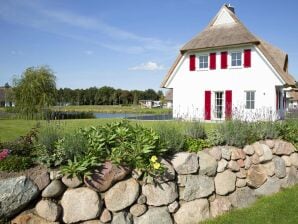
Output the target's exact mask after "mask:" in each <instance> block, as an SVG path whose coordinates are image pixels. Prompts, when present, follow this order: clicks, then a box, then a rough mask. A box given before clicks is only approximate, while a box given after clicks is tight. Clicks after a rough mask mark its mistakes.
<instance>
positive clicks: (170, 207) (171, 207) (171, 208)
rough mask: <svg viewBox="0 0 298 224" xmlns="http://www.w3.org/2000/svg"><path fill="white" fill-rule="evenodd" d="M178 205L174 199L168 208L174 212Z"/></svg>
mask: <svg viewBox="0 0 298 224" xmlns="http://www.w3.org/2000/svg"><path fill="white" fill-rule="evenodd" d="M179 207H180V205H179V202H178V201H174V202H172V203H171V204H169V205H168V210H169V212H170V213H175V212H177V210H178V209H179Z"/></svg>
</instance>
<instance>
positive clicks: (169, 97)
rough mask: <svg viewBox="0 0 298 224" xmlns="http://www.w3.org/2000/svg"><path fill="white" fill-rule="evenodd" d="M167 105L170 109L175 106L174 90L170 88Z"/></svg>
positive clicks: (166, 99) (166, 98) (167, 94)
mask: <svg viewBox="0 0 298 224" xmlns="http://www.w3.org/2000/svg"><path fill="white" fill-rule="evenodd" d="M164 104H165V107H166V108H168V109H172V108H173V90H172V89H169V90H168V91H167V92H166V94H165V103H164Z"/></svg>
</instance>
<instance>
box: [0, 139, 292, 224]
mask: <svg viewBox="0 0 298 224" xmlns="http://www.w3.org/2000/svg"><path fill="white" fill-rule="evenodd" d="M161 163H162V164H163V165H164V167H165V168H166V173H165V174H164V175H163V176H162V177H161V178H159V179H157V180H156V183H157V184H153V183H145V182H144V181H142V178H141V173H140V172H137V171H133V172H130V170H128V169H125V168H123V167H116V166H113V165H112V164H111V163H109V162H106V163H105V164H104V165H103V166H102V167H100V168H99V169H98V170H95V171H94V172H93V173H92V176H91V178H85V180H83V181H81V180H79V179H77V178H73V179H68V178H66V177H62V176H61V175H60V174H59V172H55V171H51V172H50V173H44V174H42V175H40V176H39V177H37V178H35V180H34V181H31V180H30V179H27V178H25V177H19V178H14V179H9V180H1V181H0V198H1V203H0V205H1V206H0V217H1V216H2V217H3V216H6V217H12V216H14V215H16V214H18V213H20V212H21V211H24V210H26V209H27V211H25V212H23V213H21V214H20V215H18V216H17V217H15V218H14V219H13V221H12V223H14V224H21V223H22V224H23V223H48V224H51V223H63V222H64V223H84V224H99V223H112V224H122V223H123V224H132V223H135V224H149V223H159V224H168V223H169V224H171V223H177V224H184V223H187V224H192V223H198V222H199V221H202V220H205V219H208V218H211V217H216V216H218V215H220V214H222V213H224V212H228V211H230V210H231V209H233V208H243V207H247V206H249V205H251V204H252V203H253V202H254V201H255V200H256V199H257V198H258V197H260V196H264V195H270V194H273V193H275V192H278V191H279V190H280V189H281V188H283V187H288V186H292V185H294V184H296V183H298V153H297V152H295V148H294V146H293V145H292V144H290V143H287V142H284V141H281V140H267V141H260V142H256V143H254V144H252V145H247V146H245V147H244V148H243V149H239V148H235V147H230V146H219V147H213V148H210V149H205V150H204V151H201V152H199V153H198V154H195V153H188V152H180V153H177V154H176V155H174V157H173V158H172V159H170V160H168V161H167V160H164V159H162V161H161ZM38 195H39V196H38ZM38 197H39V198H38ZM36 198H37V199H36ZM12 204H13V206H12ZM29 204H30V205H33V207H32V206H31V207H32V208H31V209H30V210H28V207H27V208H26V206H28V205H29Z"/></svg>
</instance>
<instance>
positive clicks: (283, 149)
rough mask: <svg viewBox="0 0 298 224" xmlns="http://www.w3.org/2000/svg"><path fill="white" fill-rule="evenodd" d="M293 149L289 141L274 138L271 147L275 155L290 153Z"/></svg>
mask: <svg viewBox="0 0 298 224" xmlns="http://www.w3.org/2000/svg"><path fill="white" fill-rule="evenodd" d="M294 151H295V147H294V146H293V145H292V144H291V143H289V142H285V141H282V140H276V141H275V145H274V148H273V154H275V155H290V154H291V153H293V152H294Z"/></svg>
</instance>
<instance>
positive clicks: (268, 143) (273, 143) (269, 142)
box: [265, 139, 275, 149]
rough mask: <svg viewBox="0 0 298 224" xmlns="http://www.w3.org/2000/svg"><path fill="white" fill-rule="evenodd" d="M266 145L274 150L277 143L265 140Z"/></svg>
mask: <svg viewBox="0 0 298 224" xmlns="http://www.w3.org/2000/svg"><path fill="white" fill-rule="evenodd" d="M265 144H266V145H268V146H269V148H270V149H273V147H274V145H275V141H274V140H271V139H267V140H265Z"/></svg>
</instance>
